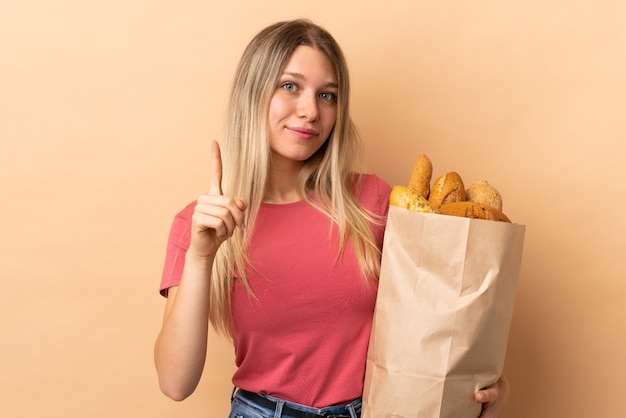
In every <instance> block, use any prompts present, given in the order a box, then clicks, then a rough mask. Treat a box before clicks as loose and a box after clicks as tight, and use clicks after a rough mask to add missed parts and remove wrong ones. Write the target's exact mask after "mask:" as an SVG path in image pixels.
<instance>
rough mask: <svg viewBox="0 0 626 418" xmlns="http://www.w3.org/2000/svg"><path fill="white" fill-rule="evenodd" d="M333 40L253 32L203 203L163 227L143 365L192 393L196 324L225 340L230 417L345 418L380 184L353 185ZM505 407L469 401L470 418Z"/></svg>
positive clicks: (202, 336)
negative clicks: (149, 349)
mask: <svg viewBox="0 0 626 418" xmlns="http://www.w3.org/2000/svg"><path fill="white" fill-rule="evenodd" d="M349 93H350V92H349V78H348V71H347V66H346V62H345V59H344V56H343V54H342V52H341V49H340V48H339V46H338V45H337V43H336V41H335V40H334V39H333V37H332V36H331V35H330V34H329V33H328V32H327V31H326V30H324V29H323V28H321V27H319V26H317V25H315V24H313V23H312V22H310V21H307V20H295V21H288V22H280V23H277V24H274V25H271V26H269V27H267V28H266V29H264V30H262V31H261V32H260V33H259V34H258V35H257V36H255V37H254V39H253V40H252V41H251V42H250V44H249V45H248V47H247V48H246V50H245V52H244V54H243V57H242V58H241V61H240V64H239V67H238V69H237V71H236V75H235V79H234V82H233V87H232V92H231V99H230V103H229V113H228V119H227V132H226V135H225V138H224V140H223V142H222V149H221V150H220V146H218V144H217V143H213V145H212V161H211V179H210V184H209V190H208V192H207V193H206V194H205V195H202V196H200V197H199V198H198V199H197V201H196V202H193V203H191V204H189V205H188V206H187V207H186V208H185V209H183V210H182V211H181V212H180V213H179V214H178V215H177V216H176V217H175V219H174V223H173V225H172V229H171V232H170V237H169V242H168V249H167V255H166V262H165V268H164V272H163V277H162V280H161V293H162V294H163V295H165V296H167V303H166V307H165V315H164V319H163V325H162V329H161V332H160V334H159V336H158V338H157V341H156V345H155V363H156V368H157V372H158V375H159V383H160V387H161V390H162V391H163V392H164V393H165V394H166V395H167V396H169V397H171V398H172V399H175V400H182V399H184V398H186V397H187V396H189V395H190V394H191V393H192V392H193V391H194V390H195V388H196V386H197V384H198V382H199V380H200V376H201V374H202V370H203V368H204V361H205V356H206V348H207V334H208V328H209V323H210V324H211V325H212V326H213V327H214V328H215V329H216V330H218V331H220V332H222V333H223V334H225V335H227V336H229V337H230V338H232V341H233V345H234V349H235V361H236V365H237V370H236V372H235V374H234V376H233V378H232V382H233V385H234V386H235V388H236V389H235V391H234V393H233V397H232V410H231V414H230V417H231V418H235V417H237V418H270V417H292V418H297V417H322V416H338V417H339V416H345V417H351V418H357V417H359V416H360V411H361V394H362V391H363V379H364V374H365V357H366V352H367V345H368V342H369V334H370V330H371V325H372V319H373V312H374V302H375V298H376V290H377V277H378V271H379V267H380V254H381V246H382V240H383V233H384V224H385V217H386V214H387V208H388V196H389V192H390V186H389V185H388V184H387V183H385V182H384V181H383V180H381V179H380V178H379V177H377V176H375V175H366V174H357V173H356V172H355V171H354V165H353V164H354V163H355V157H356V156H357V155H358V151H359V140H358V136H357V133H356V130H355V128H354V126H353V124H352V121H351V119H350V109H349ZM507 398H508V385H507V383H506V380H505V379H500V381H499V382H498V383H496V384H495V385H494V386H493V387H491V388H487V389H485V390H481V391H478V392H477V393H476V399H477V401H479V402H482V403H483V405H484V408H483V414H482V417H492V418H493V417H498V416H500V414H501V411H502V410H503V408H504V406H505V404H506V403H507Z"/></svg>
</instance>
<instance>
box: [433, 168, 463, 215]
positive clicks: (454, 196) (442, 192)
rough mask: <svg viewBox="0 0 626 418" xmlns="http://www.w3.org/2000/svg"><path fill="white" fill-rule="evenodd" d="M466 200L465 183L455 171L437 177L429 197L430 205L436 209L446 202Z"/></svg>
mask: <svg viewBox="0 0 626 418" xmlns="http://www.w3.org/2000/svg"><path fill="white" fill-rule="evenodd" d="M464 200H465V186H464V185H463V180H462V179H461V176H460V175H459V174H458V173H457V172H455V171H451V172H449V173H446V174H444V175H442V176H440V177H439V178H437V180H435V182H434V183H433V187H432V189H431V190H430V196H429V197H428V201H429V202H430V205H431V206H432V207H433V208H435V209H437V208H438V207H439V206H441V205H444V204H446V203H452V202H462V201H464Z"/></svg>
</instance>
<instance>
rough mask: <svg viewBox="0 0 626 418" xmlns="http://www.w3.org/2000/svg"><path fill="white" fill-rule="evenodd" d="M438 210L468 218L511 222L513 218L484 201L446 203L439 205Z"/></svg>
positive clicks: (442, 212) (444, 213) (445, 213)
mask: <svg viewBox="0 0 626 418" xmlns="http://www.w3.org/2000/svg"><path fill="white" fill-rule="evenodd" d="M438 212H439V213H440V214H442V215H451V216H463V217H466V218H473V219H485V220H488V221H500V222H509V223H510V222H511V220H510V219H509V218H508V217H507V216H506V215H505V214H504V213H502V212H501V211H499V210H498V209H496V208H493V207H491V206H488V205H485V204H483V203H475V202H452V203H446V204H443V205H441V206H440V207H439V210H438Z"/></svg>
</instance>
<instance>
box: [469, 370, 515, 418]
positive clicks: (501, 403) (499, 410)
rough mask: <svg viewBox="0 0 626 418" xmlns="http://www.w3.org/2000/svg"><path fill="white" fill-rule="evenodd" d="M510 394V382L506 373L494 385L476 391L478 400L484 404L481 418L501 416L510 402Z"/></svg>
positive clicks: (498, 417) (497, 417) (499, 417)
mask: <svg viewBox="0 0 626 418" xmlns="http://www.w3.org/2000/svg"><path fill="white" fill-rule="evenodd" d="M510 395H511V389H510V388H509V382H508V381H507V380H506V377H505V376H504V375H503V376H501V377H500V379H498V381H497V382H496V383H494V384H493V385H491V386H489V387H487V388H485V389H481V390H479V391H478V392H476V394H475V398H476V401H477V402H480V403H482V404H483V411H482V413H481V414H480V417H479V418H501V417H502V416H503V414H504V410H505V408H506V407H507V405H508V404H509V397H510Z"/></svg>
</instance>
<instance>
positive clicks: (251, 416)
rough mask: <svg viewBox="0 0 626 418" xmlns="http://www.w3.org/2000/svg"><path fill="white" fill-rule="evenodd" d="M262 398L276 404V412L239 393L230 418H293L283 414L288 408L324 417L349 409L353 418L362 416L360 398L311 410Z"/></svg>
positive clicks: (302, 406)
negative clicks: (325, 414)
mask: <svg viewBox="0 0 626 418" xmlns="http://www.w3.org/2000/svg"><path fill="white" fill-rule="evenodd" d="M261 396H263V397H264V398H266V399H269V400H271V401H273V402H276V410H273V409H268V408H266V407H265V406H263V405H259V404H257V403H255V402H253V401H251V400H250V399H248V398H246V397H244V396H242V395H241V394H240V393H238V392H237V393H234V394H233V397H232V400H231V410H230V415H229V416H228V418H292V417H291V415H285V414H284V413H283V412H282V409H283V408H284V407H286V406H288V407H289V408H292V409H296V410H298V411H303V412H309V413H312V414H319V415H322V414H324V413H327V414H333V413H337V414H338V413H340V412H343V411H345V410H346V409H347V410H348V411H349V414H350V417H351V418H359V417H360V416H361V399H360V398H359V399H356V400H354V401H352V402H350V403H348V404H344V405H335V406H328V407H325V408H311V407H308V406H304V405H300V404H297V403H293V402H287V401H285V400H283V399H279V398H274V397H273V396H269V395H261ZM344 414H345V412H344Z"/></svg>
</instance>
